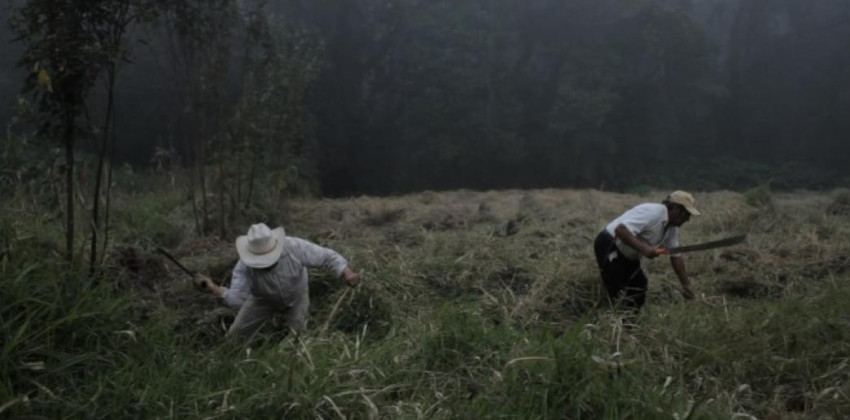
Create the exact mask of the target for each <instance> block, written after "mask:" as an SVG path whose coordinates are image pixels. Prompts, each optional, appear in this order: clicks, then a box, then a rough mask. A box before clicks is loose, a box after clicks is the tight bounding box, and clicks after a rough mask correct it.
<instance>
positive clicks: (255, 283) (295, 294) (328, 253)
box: [221, 236, 348, 308]
mask: <svg viewBox="0 0 850 420" xmlns="http://www.w3.org/2000/svg"><path fill="white" fill-rule="evenodd" d="M347 266H348V262H347V261H346V260H345V258H343V257H342V256H341V255H339V254H338V253H337V252H336V251H334V250H332V249H329V248H323V247H321V246H319V245H316V244H314V243H312V242H310V241H306V240H304V239H299V238H294V237H291V236H287V237H286V238H284V243H283V253H281V255H280V259H279V260H278V262H277V265H275V266H274V267H273V268H272V269H271V270H258V269H254V268H251V267H248V266H247V265H245V263H243V262H242V260H239V262H238V263H236V266H235V267H234V268H233V277H232V278H231V280H230V288H225V289H224V291H223V293H222V296H221V298H222V300H223V301H224V303H225V304H226V305H227V306H230V307H233V308H240V307H241V306H242V304H243V303H245V301H246V300H247V299H248V298H249V297H251V295H254V296H256V297H259V298H264V299H268V300H271V301H273V302H275V303H277V304H279V305H283V306H292V305H293V304H294V302H295V301H297V300H298V299H300V298H301V297H302V296H306V295H307V291H308V288H307V268H308V267H309V268H320V267H321V268H326V269H328V270H331V271H333V272H334V274H335V275H336V276H337V277H339V276H340V275H342V271H343V270H344V269H345V267H347Z"/></svg>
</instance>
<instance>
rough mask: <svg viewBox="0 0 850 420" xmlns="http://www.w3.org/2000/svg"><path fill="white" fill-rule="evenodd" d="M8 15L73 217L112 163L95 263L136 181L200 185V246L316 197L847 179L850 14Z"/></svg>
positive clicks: (844, 4)
mask: <svg viewBox="0 0 850 420" xmlns="http://www.w3.org/2000/svg"><path fill="white" fill-rule="evenodd" d="M7 12H8V13H9V19H8V20H9V22H10V24H11V29H12V32H13V33H14V36H15V38H16V40H17V41H18V43H17V45H18V47H19V48H21V49H22V52H21V55H20V57H19V64H20V66H21V69H22V70H21V71H22V73H24V75H23V78H22V82H23V84H24V87H25V88H24V92H25V93H26V94H27V95H26V96H24V97H23V98H25V100H22V101H18V105H19V106H18V113H17V116H16V118H15V123H14V124H12V126H11V129H10V132H15V133H22V134H20V135H24V136H27V135H28V136H32V137H34V138H36V139H38V141H43V142H47V143H50V142H52V144H61V145H62V147H64V150H65V164H64V165H65V166H64V169H65V172H64V174H66V188H67V193H66V195H65V200H66V203H65V208H66V209H67V212H68V213H69V214H70V217H69V220H73V214H72V212H73V207H74V204H73V202H72V199H73V197H74V195H75V194H74V192H73V187H74V186H73V182H74V175H73V174H74V163H75V161H76V160H77V159H78V157H76V156H77V154H78V148H79V147H80V144H83V145H84V146H83V149H85V150H86V151H88V152H91V153H92V154H93V155H94V156H96V159H95V161H96V164H94V168H96V169H95V170H93V172H94V175H93V176H94V177H95V180H96V181H95V182H94V185H95V186H94V191H93V192H92V195H93V197H94V198H93V200H92V203H93V204H92V206H91V207H92V208H91V209H90V210H91V211H92V223H91V226H92V243H91V247H90V250H91V253H92V256H91V259H92V260H93V261H95V260H97V258H98V257H97V255H96V254H97V249H98V245H97V244H98V242H100V244H101V245H100V246H101V248H102V247H104V246H105V244H106V238H104V237H100V238H98V234H97V233H98V232H103V233H102V235H101V236H103V235H105V232H106V231H108V230H107V229H106V228H105V227H104V224H105V223H106V220H108V216H105V215H104V213H108V202H109V198H108V197H109V188H108V187H109V186H110V185H112V182H111V181H110V174H111V168H112V167H113V165H112V164H111V163H114V162H121V161H129V162H131V163H133V164H136V165H145V166H157V165H159V166H163V165H165V166H167V165H171V164H181V165H184V166H186V167H190V168H192V170H191V176H190V177H189V180H190V181H189V185H188V191H189V192H190V195H191V197H192V203H193V209H194V214H195V221H196V225H197V228H198V230H199V231H201V232H204V233H213V232H214V231H216V232H218V233H220V234H222V235H223V234H224V232H225V230H226V227H227V225H228V220H231V219H232V217H233V215H235V214H238V213H240V212H244V211H246V209H248V208H250V207H251V205H252V202H255V201H256V200H258V199H260V197H262V198H263V199H268V200H271V201H274V202H280V201H281V200H283V199H285V197H287V196H289V195H291V194H300V193H315V192H321V193H324V194H330V195H344V194H358V193H378V194H388V193H400V192H405V191H413V190H422V189H447V188H528V187H597V188H613V189H627V188H635V187H639V186H642V185H652V186H658V187H666V186H671V185H676V186H682V187H689V188H704V189H712V188H735V187H742V186H747V184H748V183H753V182H756V181H773V182H774V184H776V185H778V186H780V187H783V186H785V187H795V186H801V187H823V186H828V185H837V184H840V183H842V182H846V181H847V173H846V170H845V169H844V165H843V161H842V160H841V156H844V155H846V154H847V152H848V145H847V142H846V141H844V136H845V135H846V133H847V132H848V127H847V125H848V124H850V123H848V120H847V119H846V118H843V110H844V109H846V108H847V106H848V105H850V71H848V70H850V55H849V54H847V51H850V49H848V48H847V47H848V46H850V45H848V44H850V1H847V0H823V1H818V2H810V1H805V0H779V1H777V0H749V1H743V0H711V1H702V2H692V1H686V0H523V1H518V0H462V1H447V0H381V1H379V0H326V1H321V2H316V1H303V0H173V1H165V0H108V1H100V2H90V1H84V0H51V1H46V0H26V1H25V0H18V1H14V2H12V6H11V7H10V8H9V9H8V10H7ZM81 140H85V141H81ZM260 189H262V191H260ZM101 203H102V204H101ZM69 223H70V222H69ZM68 230H69V231H70V232H71V236H73V227H72V226H70V225H69V226H68ZM69 237H70V236H69ZM69 249H70V246H69Z"/></svg>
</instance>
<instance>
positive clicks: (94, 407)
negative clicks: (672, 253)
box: [0, 182, 850, 419]
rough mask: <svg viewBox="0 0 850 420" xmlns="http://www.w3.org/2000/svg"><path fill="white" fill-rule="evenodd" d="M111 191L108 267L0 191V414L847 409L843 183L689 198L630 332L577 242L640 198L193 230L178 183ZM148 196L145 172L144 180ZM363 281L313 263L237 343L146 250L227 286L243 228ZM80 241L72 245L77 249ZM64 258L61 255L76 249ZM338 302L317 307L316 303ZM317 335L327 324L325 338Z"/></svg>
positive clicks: (50, 220) (803, 412)
mask: <svg viewBox="0 0 850 420" xmlns="http://www.w3.org/2000/svg"><path fill="white" fill-rule="evenodd" d="M159 184H160V185H163V188H162V189H161V190H160V189H157V188H148V189H146V190H145V191H144V192H141V191H136V192H135V193H132V194H131V193H130V191H129V187H126V186H125V187H123V190H119V191H118V196H117V197H116V204H115V209H114V220H113V224H114V229H113V236H114V240H113V246H112V247H111V251H110V256H109V258H108V260H107V267H106V269H105V273H106V274H105V276H104V278H103V279H101V280H99V281H92V280H89V279H87V278H86V276H85V275H83V274H82V273H84V272H85V270H84V269H83V268H73V269H69V268H68V267H67V266H66V265H65V264H64V263H63V262H62V259H61V257H60V252H59V251H58V250H59V249H61V244H62V243H63V242H62V241H63V238H62V231H61V218H57V217H56V215H55V214H51V213H50V212H46V211H39V209H37V208H36V207H34V206H35V205H36V204H35V203H32V202H30V201H20V202H18V201H14V200H7V201H6V202H4V204H3V205H4V208H3V217H2V220H0V222H2V225H0V227H2V233H3V236H4V237H3V244H2V246H3V253H2V257H0V258H2V259H0V328H2V329H3V332H2V333H3V337H4V339H3V343H2V347H0V348H2V353H0V378H2V379H0V416H2V417H7V416H9V417H12V418H14V417H16V416H21V417H24V416H30V417H29V418H33V417H32V416H43V417H46V418H327V419H343V418H345V419H360V418H399V419H410V418H423V419H424V418H427V419H442V418H445V419H448V418H539V419H545V418H574V419H624V418H631V419H716V418H736V419H753V418H758V419H763V418H766V419H809V418H824V419H840V418H845V417H846V416H847V413H850V399H849V398H848V395H850V385H848V383H850V366H849V365H850V311H848V310H847V302H848V301H850V284H848V283H850V282H848V280H850V257H848V250H850V239H848V238H850V200H848V193H847V192H846V191H841V190H838V191H831V192H804V191H801V192H795V193H782V194H778V193H771V192H770V191H769V190H752V191H749V192H745V193H737V192H728V191H721V192H695V196H696V198H697V203H698V205H699V207H700V208H701V209H702V210H703V212H704V214H705V216H703V217H699V218H693V219H692V220H691V222H690V223H688V224H687V225H686V226H685V227H684V229H683V238H682V239H683V243H684V244H693V243H698V242H703V241H708V240H714V239H719V238H723V237H727V236H731V235H736V234H743V233H746V234H748V241H747V242H746V243H745V244H743V245H738V246H735V247H731V248H725V249H717V250H711V251H706V252H703V253H694V254H691V255H688V257H687V266H688V269H689V271H690V272H691V273H692V280H693V288H694V291H695V292H696V293H697V295H698V299H696V300H694V301H685V300H683V299H682V297H681V296H680V294H679V292H678V290H679V289H678V281H677V280H676V278H675V275H674V274H673V272H672V269H671V268H670V266H669V263H668V262H667V260H666V259H664V258H658V259H656V260H653V261H649V262H645V263H644V267H645V270H646V272H647V275H648V277H649V278H650V293H649V298H648V302H647V306H646V308H645V310H644V311H643V312H642V313H641V314H640V317H639V318H638V319H637V324H636V327H634V328H628V329H627V328H623V326H622V324H621V317H620V316H619V314H618V313H617V312H616V311H615V310H612V309H611V308H609V307H608V306H607V304H601V299H600V289H601V285H600V281H599V279H598V274H597V270H596V267H595V263H594V260H593V254H592V250H591V245H592V241H593V238H594V236H595V235H596V233H597V232H598V231H599V230H600V229H601V228H602V227H603V226H604V224H605V223H606V222H607V221H609V220H610V219H612V218H614V217H616V216H617V215H618V214H620V213H621V212H623V211H625V210H626V209H628V208H629V207H631V206H632V205H635V204H638V203H641V202H645V201H660V199H661V198H662V197H663V196H664V195H665V194H666V193H667V192H666V191H651V192H648V193H646V194H645V195H641V196H638V195H630V194H618V193H610V192H601V191H594V190H532V191H519V190H513V191H488V192H474V191H454V192H442V193H434V192H424V193H419V194H411V195H405V196H398V197H388V198H376V197H358V198H350V199H335V200H330V199H297V200H291V201H289V202H288V203H287V204H286V205H285V206H283V207H279V208H275V209H274V210H268V209H266V210H262V211H254V213H252V216H251V217H253V219H251V220H244V221H242V222H240V223H235V224H234V226H232V227H231V228H230V232H229V236H228V237H227V238H225V239H220V238H215V237H198V236H197V235H195V234H194V232H193V229H192V227H193V224H192V219H191V214H192V213H191V206H190V204H189V203H188V202H186V201H185V200H184V194H181V192H180V191H176V190H173V189H170V188H169V187H168V185H169V183H167V182H163V183H159ZM154 185H156V183H154ZM261 220H262V221H266V222H268V223H269V224H270V225H278V224H280V225H283V226H284V227H285V228H286V231H287V234H289V235H293V236H298V237H302V238H305V239H310V240H312V241H314V242H317V243H319V244H322V245H324V246H328V247H331V248H333V249H335V250H337V251H339V252H340V253H341V254H343V255H344V256H346V257H347V258H348V259H349V262H350V264H351V266H352V268H353V269H355V270H357V271H360V272H362V273H363V274H364V275H365V281H364V282H363V284H362V285H361V286H359V287H358V288H357V289H354V290H352V291H346V289H345V288H344V287H343V285H342V282H341V281H339V280H337V279H333V278H331V276H330V275H329V274H328V273H325V272H321V271H315V272H311V290H310V294H311V302H312V306H311V317H310V321H309V331H308V332H307V333H306V334H304V335H301V336H298V337H295V336H291V335H287V334H285V333H283V331H282V327H281V325H282V323H281V320H280V319H275V320H273V321H272V322H270V323H269V324H268V325H266V326H265V327H264V328H263V329H262V330H261V334H260V337H258V339H257V340H256V341H255V342H252V343H250V344H246V343H240V342H234V341H233V340H227V339H225V338H224V331H225V329H226V327H227V325H228V324H229V323H230V322H232V319H233V316H234V313H233V311H231V310H229V309H226V308H223V307H221V306H219V305H217V303H216V302H215V301H214V299H212V298H211V297H209V296H206V295H203V294H200V293H199V292H197V291H195V290H194V289H193V288H192V285H191V283H190V281H189V279H188V278H187V277H186V276H184V275H182V274H181V272H179V271H178V270H177V269H176V268H175V267H174V266H173V265H171V264H170V263H168V262H167V261H165V260H164V259H163V258H162V257H161V256H160V255H158V254H157V253H155V252H154V249H155V248H154V247H155V246H158V245H159V246H165V247H167V248H169V249H171V250H172V251H173V253H174V254H175V255H177V256H178V257H179V258H180V259H181V260H182V261H183V262H184V263H185V264H186V265H187V266H189V267H190V268H191V269H196V270H200V271H202V272H205V273H207V274H209V275H211V276H212V277H213V278H214V279H216V280H217V281H222V282H226V281H227V276H228V273H229V270H230V268H231V267H232V264H233V263H234V262H235V260H236V253H235V250H234V249H233V245H232V243H233V242H232V240H233V238H235V236H236V235H238V234H241V233H242V231H244V230H245V229H246V228H247V226H248V225H249V224H250V223H251V222H256V221H261ZM80 243H81V244H82V239H81V240H80ZM81 246H82V245H81ZM337 302H340V305H339V309H338V310H337V311H336V312H335V313H334V314H333V318H330V315H331V312H332V308H333V307H334V306H335V304H336V303H337ZM325 326H327V330H325V328H324V327H325Z"/></svg>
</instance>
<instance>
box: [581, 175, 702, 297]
mask: <svg viewBox="0 0 850 420" xmlns="http://www.w3.org/2000/svg"><path fill="white" fill-rule="evenodd" d="M699 215H700V212H699V210H697V208H696V206H695V205H694V197H693V196H692V195H691V194H688V193H686V192H684V191H674V192H673V193H672V194H670V195H669V196H667V198H665V199H664V201H662V202H661V204H658V203H644V204H640V205H637V206H635V207H632V208H631V209H629V210H628V211H626V212H625V213H623V214H622V215H620V217H618V218H616V219H614V221H612V222H611V223H609V224H608V225H607V226H606V227H605V229H603V230H602V232H601V233H599V235H598V236H597V237H596V241H595V242H594V244H593V250H594V253H595V254H596V263H597V265H599V270H600V272H601V274H602V282H603V284H604V285H605V290H606V291H607V292H608V298H609V299H610V301H611V302H614V301H616V300H617V299H618V298H619V296H620V294H625V296H624V299H623V304H624V305H625V306H627V307H629V308H632V309H634V310H636V311H639V310H640V308H641V307H642V306H643V304H644V302H645V301H646V285H647V279H646V275H644V273H643V270H642V269H641V268H640V257H641V256H643V257H646V258H655V257H657V256H658V255H660V252H659V250H660V249H661V248H667V249H671V248H675V247H678V246H679V227H681V226H682V225H684V224H685V223H687V221H688V220H690V218H691V216H699ZM670 264H671V265H672V266H673V271H674V272H675V273H676V276H677V277H678V278H679V282H680V283H681V284H682V295H683V296H684V297H685V298H686V299H693V297H694V292H693V291H691V282H690V280H689V279H688V272H687V271H686V270H685V262H684V260H683V259H682V258H681V256H680V255H670Z"/></svg>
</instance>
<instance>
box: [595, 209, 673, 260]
mask: <svg viewBox="0 0 850 420" xmlns="http://www.w3.org/2000/svg"><path fill="white" fill-rule="evenodd" d="M668 217H669V216H668V214H667V206H665V205H664V204H657V203H644V204H639V205H637V206H635V207H632V208H631V209H629V210H628V211H626V212H625V213H623V214H622V215H620V217H618V218H616V219H614V221H613V222H611V223H609V224H608V226H606V227H605V230H606V231H608V233H609V234H611V236H613V237H615V238H616V237H617V234H616V229H617V226H620V225H621V224H622V225H623V226H625V227H626V229H628V230H629V232H631V233H632V235H635V236H637V237H638V239H641V240H643V241H645V242H646V243H648V244H650V245H652V246H654V247H657V246H659V245H661V244H664V247H666V248H675V247H677V246H679V228H678V227H675V226H669V225H668V222H669V219H668ZM615 243H616V244H617V248H618V249H619V250H620V253H621V254H623V256H625V257H626V258H628V259H631V260H637V259H639V258H640V257H641V254H640V252H638V250H636V249H634V248H632V247H630V246H628V245H626V244H625V243H623V241H621V240H620V239H619V238H616V240H615Z"/></svg>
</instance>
